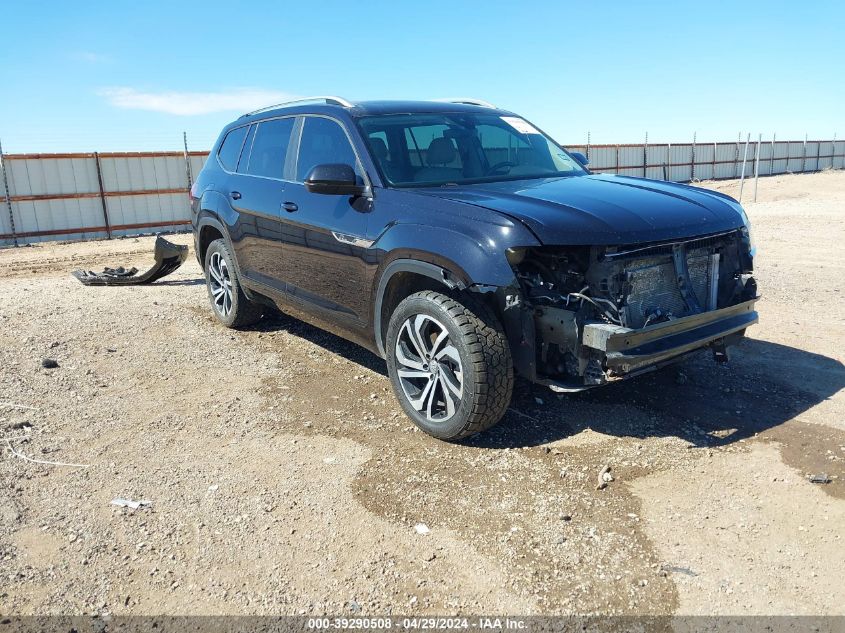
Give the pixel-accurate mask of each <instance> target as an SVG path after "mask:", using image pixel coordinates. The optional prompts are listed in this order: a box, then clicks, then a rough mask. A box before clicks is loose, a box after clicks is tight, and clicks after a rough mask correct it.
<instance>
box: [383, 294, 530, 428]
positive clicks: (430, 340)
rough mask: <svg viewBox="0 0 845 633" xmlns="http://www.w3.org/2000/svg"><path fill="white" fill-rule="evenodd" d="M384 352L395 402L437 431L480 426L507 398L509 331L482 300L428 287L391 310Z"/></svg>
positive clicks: (493, 419)
mask: <svg viewBox="0 0 845 633" xmlns="http://www.w3.org/2000/svg"><path fill="white" fill-rule="evenodd" d="M462 302H463V303H462ZM386 352H387V354H386V355H387V369H388V373H389V375H390V382H391V384H392V385H393V390H394V392H395V393H396V397H397V399H398V400H399V403H400V404H401V405H402V408H403V409H404V410H405V413H406V414H407V415H408V417H410V418H411V420H412V421H413V422H414V424H416V425H417V426H418V427H419V428H420V429H422V430H423V431H425V432H426V433H428V434H429V435H432V436H434V437H436V438H438V439H441V440H448V441H455V440H460V439H463V438H466V437H469V436H470V435H474V434H475V433H479V432H481V431H485V430H487V429H489V428H490V427H492V426H493V425H495V424H496V423H497V422H498V421H499V420H500V419H501V418H502V416H503V415H504V414H505V411H506V410H507V408H508V406H509V405H510V400H511V393H512V391H513V362H512V360H511V354H510V348H509V346H508V341H507V337H506V336H505V334H504V331H503V330H502V326H501V324H500V323H499V320H498V319H497V318H496V316H495V315H494V314H493V312H492V311H491V310H490V309H489V308H487V306H485V305H484V304H483V303H481V302H480V301H473V300H472V299H471V298H470V297H462V298H461V300H460V302H459V301H458V300H456V299H453V298H451V297H448V296H446V295H444V294H441V293H439V292H434V291H431V290H426V291H423V292H417V293H415V294H413V295H411V296H409V297H408V298H406V299H405V300H404V301H402V302H401V303H400V304H399V305H398V306H397V307H396V310H394V312H393V314H392V315H391V317H390V324H389V326H388V330H387V344H386Z"/></svg>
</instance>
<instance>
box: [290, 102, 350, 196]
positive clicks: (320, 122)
mask: <svg viewBox="0 0 845 633" xmlns="http://www.w3.org/2000/svg"><path fill="white" fill-rule="evenodd" d="M327 163H344V164H346V165H350V166H351V167H352V168H353V169H354V170H355V173H356V174H357V175H358V176H359V177H360V176H361V174H362V170H361V168H360V167H359V165H358V159H357V157H356V156H355V151H354V150H353V149H352V145H350V144H349V139H348V138H347V137H346V132H344V130H343V128H342V127H340V125H339V124H338V123H337V122H335V121H332V120H331V119H325V118H323V117H306V118H305V122H304V127H303V129H302V138H301V140H300V141H299V159H298V160H297V163H296V180H297V181H298V182H303V181H304V180H305V178H306V177H307V176H308V173H309V172H310V171H311V170H312V169H314V167H315V166H317V165H324V164H327Z"/></svg>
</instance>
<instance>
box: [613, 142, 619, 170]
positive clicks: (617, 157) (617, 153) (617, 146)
mask: <svg viewBox="0 0 845 633" xmlns="http://www.w3.org/2000/svg"><path fill="white" fill-rule="evenodd" d="M613 173H614V174H618V173H619V144H618V143H617V144H616V167H615V168H614V170H613Z"/></svg>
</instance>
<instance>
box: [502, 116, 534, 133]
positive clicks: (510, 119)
mask: <svg viewBox="0 0 845 633" xmlns="http://www.w3.org/2000/svg"><path fill="white" fill-rule="evenodd" d="M502 121H504V122H505V123H507V124H508V125H510V126H511V127H512V128H513V129H515V130H516V131H517V132H520V133H521V134H539V133H540V131H539V130H538V129H537V128H535V127H534V126H533V125H531V124H530V123H529V122H528V121H526V120H525V119H520V118H519V117H518V116H503V117H502Z"/></svg>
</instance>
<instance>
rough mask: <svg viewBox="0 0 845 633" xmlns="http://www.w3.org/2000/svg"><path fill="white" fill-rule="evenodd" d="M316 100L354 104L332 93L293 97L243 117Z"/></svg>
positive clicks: (345, 106)
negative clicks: (299, 97)
mask: <svg viewBox="0 0 845 633" xmlns="http://www.w3.org/2000/svg"><path fill="white" fill-rule="evenodd" d="M314 101H322V102H323V103H327V104H330V105H339V106H343V107H344V108H351V107H353V106H354V104H353V103H352V102H351V101H348V100H346V99H344V98H343V97H335V96H331V95H329V96H319V97H303V98H301V99H292V100H291V101H283V102H282V103H276V104H273V105H269V106H265V107H263V108H258V110H253V111H252V112H247V113H246V114H242V115H241V118H243V117H245V116H251V115H253V114H258V113H259V112H267V110H275V109H276V108H286V107H288V106H292V105H298V104H300V103H312V102H314Z"/></svg>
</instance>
